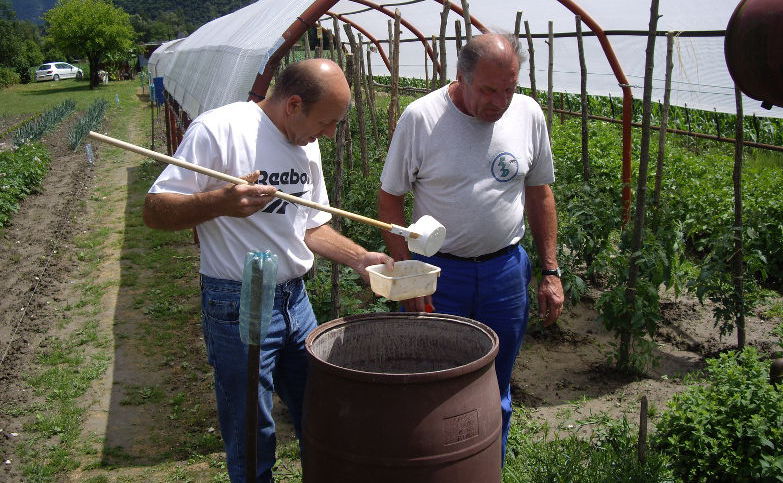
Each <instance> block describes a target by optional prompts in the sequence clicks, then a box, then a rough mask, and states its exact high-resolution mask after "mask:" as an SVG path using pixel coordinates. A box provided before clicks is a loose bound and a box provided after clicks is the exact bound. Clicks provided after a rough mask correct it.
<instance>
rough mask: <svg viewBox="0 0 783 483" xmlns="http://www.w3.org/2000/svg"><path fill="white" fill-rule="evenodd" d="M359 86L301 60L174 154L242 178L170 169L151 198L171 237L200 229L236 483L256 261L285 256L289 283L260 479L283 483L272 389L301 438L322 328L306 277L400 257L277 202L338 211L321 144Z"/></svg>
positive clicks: (208, 327) (264, 414)
mask: <svg viewBox="0 0 783 483" xmlns="http://www.w3.org/2000/svg"><path fill="white" fill-rule="evenodd" d="M349 103H350V90H349V87H348V83H347V81H346V80H345V76H344V75H343V73H342V70H341V69H340V67H339V66H337V65H336V64H335V63H334V62H331V61H329V60H325V59H311V60H305V61H302V62H298V63H295V64H291V65H290V66H288V67H287V68H286V69H285V70H284V71H283V72H282V73H281V75H280V77H279V80H278V82H277V85H276V87H275V89H274V92H273V93H272V95H271V96H270V97H269V98H268V99H266V100H263V101H260V102H258V103H255V102H237V103H233V104H228V105H226V106H223V107H219V108H217V109H213V110H211V111H207V112H205V113H203V114H201V115H200V116H198V117H197V118H196V119H195V120H194V121H193V123H192V124H191V125H190V127H189V128H188V130H187V132H186V133H185V136H184V138H183V139H182V143H181V144H180V145H179V148H178V149H177V152H176V153H175V156H176V157H178V158H180V159H183V160H185V161H189V162H191V163H194V164H198V165H200V166H204V167H207V168H210V169H213V170H216V171H220V172H223V173H227V174H230V175H233V176H243V177H245V179H247V180H248V181H251V184H249V185H227V184H226V183H225V182H222V181H219V180H216V179H214V178H211V177H209V176H205V175H202V174H198V173H195V172H193V171H190V170H187V169H183V168H179V167H177V166H174V165H170V166H168V167H167V168H166V169H165V170H164V171H163V173H161V175H160V177H159V178H158V179H157V180H156V181H155V184H154V185H153V186H152V188H151V189H150V191H149V194H148V195H147V198H146V200H145V204H144V222H145V223H146V224H147V225H148V226H150V227H152V228H159V229H164V230H181V229H186V228H193V227H195V228H196V230H197V232H198V238H199V242H200V249H201V268H200V274H201V298H202V318H203V320H202V326H203V331H204V341H205V343H206V346H207V355H208V358H209V363H210V364H211V365H212V366H213V369H214V373H215V394H216V399H217V407H218V416H219V420H220V431H221V434H222V436H223V441H224V445H225V449H226V456H227V466H228V472H229V476H230V477H231V481H233V482H237V481H245V463H244V461H245V449H244V448H245V445H244V442H245V435H244V429H245V409H244V406H245V394H246V385H247V353H248V348H247V346H246V345H245V344H243V343H242V341H241V339H240V337H239V328H238V320H239V299H240V289H241V280H242V270H243V264H244V258H245V254H246V253H247V252H249V251H253V250H266V249H268V250H271V251H272V252H273V253H275V254H276V255H277V256H278V271H277V281H278V285H277V288H276V291H275V303H274V310H273V314H272V321H271V323H270V325H269V332H268V334H267V336H266V338H265V339H264V341H263V342H262V344H261V359H260V364H259V367H260V369H259V384H260V387H259V418H258V454H257V457H256V459H257V462H258V465H257V469H258V473H257V481H265V482H271V481H272V466H273V465H274V461H275V425H274V420H273V419H272V392H273V391H276V392H277V393H278V394H279V395H280V397H281V398H282V399H283V401H284V402H285V403H286V406H288V410H289V413H290V414H291V417H292V420H293V423H294V427H295V429H296V432H297V436H300V434H301V428H300V423H301V417H302V400H303V397H304V384H305V378H306V370H307V353H306V351H305V346H304V343H305V338H306V337H307V335H308V334H309V333H310V331H311V330H312V329H314V328H315V327H316V320H315V315H314V314H313V310H312V307H311V305H310V302H309V300H308V298H307V293H306V291H305V288H304V283H303V281H302V278H301V277H302V275H304V274H305V273H306V272H307V271H308V270H309V269H310V268H311V267H312V264H313V252H315V253H317V254H319V255H322V256H324V257H326V258H329V259H331V260H334V261H337V262H339V263H343V264H346V265H349V266H351V267H352V268H354V269H355V270H357V271H358V272H359V273H360V274H361V275H362V277H364V278H365V279H367V272H366V270H365V268H366V267H367V266H369V265H373V264H378V263H387V264H390V263H392V262H393V260H392V259H391V258H390V257H389V256H387V255H384V254H382V253H376V252H367V251H366V250H365V249H363V248H362V247H360V246H359V245H357V244H355V243H353V242H352V241H350V240H349V239H347V238H345V237H344V236H342V235H340V234H339V233H337V232H336V231H334V230H333V229H332V228H331V227H329V226H327V225H326V224H325V223H326V222H328V221H329V220H330V218H331V215H329V214H328V213H325V212H322V211H318V210H315V209H311V208H307V207H304V206H300V205H296V204H293V203H289V202H287V201H283V200H280V199H278V198H274V197H272V194H273V193H274V192H275V191H276V190H281V191H284V192H286V193H289V194H292V195H295V196H298V197H301V198H304V199H306V200H310V201H314V202H317V203H319V204H328V203H329V200H328V197H327V193H326V187H325V186H324V179H323V172H322V169H321V153H320V151H319V148H318V143H317V138H318V137H321V136H329V137H332V136H334V133H335V128H336V124H337V122H338V121H339V120H341V119H342V118H344V117H345V115H346V113H347V112H348V107H349Z"/></svg>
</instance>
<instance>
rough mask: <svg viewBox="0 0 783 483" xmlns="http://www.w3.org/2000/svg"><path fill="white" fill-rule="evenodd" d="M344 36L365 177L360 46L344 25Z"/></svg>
mask: <svg viewBox="0 0 783 483" xmlns="http://www.w3.org/2000/svg"><path fill="white" fill-rule="evenodd" d="M343 27H344V28H345V35H346V37H347V38H348V42H349V43H350V44H351V58H352V59H353V62H352V64H353V65H352V66H351V67H352V68H351V72H350V74H351V75H352V77H353V99H354V105H355V106H356V122H357V123H358V124H359V150H360V153H361V160H362V174H363V175H364V176H365V177H366V176H369V175H370V162H369V160H368V158H367V123H366V122H365V116H364V93H363V92H362V90H363V86H362V73H361V62H362V58H363V57H364V56H363V55H362V51H361V46H360V45H359V43H358V42H356V39H355V38H354V36H353V31H352V30H351V26H350V25H348V24H344V25H343Z"/></svg>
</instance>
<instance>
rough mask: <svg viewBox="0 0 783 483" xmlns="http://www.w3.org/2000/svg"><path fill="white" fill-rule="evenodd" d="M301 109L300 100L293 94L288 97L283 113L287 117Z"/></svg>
mask: <svg viewBox="0 0 783 483" xmlns="http://www.w3.org/2000/svg"><path fill="white" fill-rule="evenodd" d="M301 109H302V98H301V97H299V96H298V95H296V94H294V95H292V96H289V97H288V100H287V101H286V103H285V113H286V114H288V115H289V116H291V115H294V114H296V113H298V112H299V111H300V110H301Z"/></svg>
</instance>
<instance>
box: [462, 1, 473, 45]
mask: <svg viewBox="0 0 783 483" xmlns="http://www.w3.org/2000/svg"><path fill="white" fill-rule="evenodd" d="M461 1H462V19H463V20H464V21H465V39H466V40H467V41H468V42H470V39H472V38H473V24H472V23H471V22H470V2H469V1H468V0H461Z"/></svg>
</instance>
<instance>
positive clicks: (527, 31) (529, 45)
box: [525, 20, 538, 102]
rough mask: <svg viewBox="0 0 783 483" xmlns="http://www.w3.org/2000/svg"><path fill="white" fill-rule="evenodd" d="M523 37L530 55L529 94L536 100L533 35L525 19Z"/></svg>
mask: <svg viewBox="0 0 783 483" xmlns="http://www.w3.org/2000/svg"><path fill="white" fill-rule="evenodd" d="M525 37H527V52H528V54H529V55H530V59H529V61H528V62H529V63H530V91H531V92H530V95H531V97H533V99H535V100H536V102H538V92H537V91H536V56H535V49H533V36H532V35H531V33H530V24H529V23H528V22H527V20H525Z"/></svg>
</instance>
